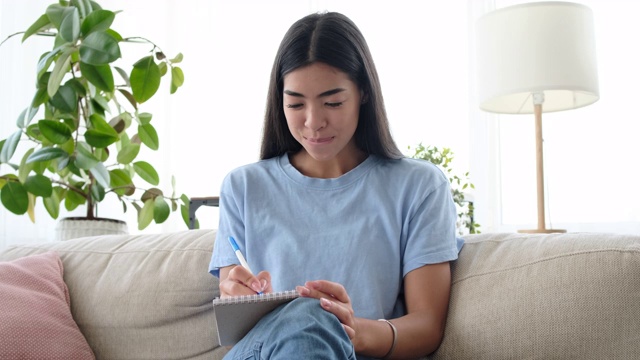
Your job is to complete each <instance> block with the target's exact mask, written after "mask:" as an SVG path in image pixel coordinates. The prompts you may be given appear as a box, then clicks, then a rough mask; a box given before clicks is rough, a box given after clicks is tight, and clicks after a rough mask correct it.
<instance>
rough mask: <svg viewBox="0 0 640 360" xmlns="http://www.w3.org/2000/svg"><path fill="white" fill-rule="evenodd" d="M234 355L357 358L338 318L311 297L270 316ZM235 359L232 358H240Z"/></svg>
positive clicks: (288, 357) (238, 346) (236, 348)
mask: <svg viewBox="0 0 640 360" xmlns="http://www.w3.org/2000/svg"><path fill="white" fill-rule="evenodd" d="M257 349H259V350H258V351H256V350H257ZM231 352H232V353H235V354H236V355H235V356H238V355H240V354H243V356H242V358H243V359H250V358H254V359H257V358H261V359H292V358H298V359H327V360H329V359H331V360H333V359H341V360H342V359H355V353H354V350H353V345H352V343H351V340H350V339H349V337H348V336H347V334H346V332H345V330H344V328H343V327H342V324H341V323H340V321H339V320H338V318H336V317H335V315H333V314H331V313H329V312H327V311H325V310H324V309H323V308H322V307H320V303H319V301H318V300H317V299H309V298H299V299H296V300H293V301H291V302H289V303H287V304H284V305H282V306H280V307H278V308H277V309H276V310H274V311H272V312H271V313H269V314H268V315H267V316H265V317H264V318H263V319H262V320H261V321H260V322H258V324H257V325H256V326H255V327H254V328H253V329H252V330H251V331H250V332H249V334H247V336H246V337H245V338H244V339H243V340H242V341H241V342H240V343H238V344H237V345H236V346H234V348H233V349H232V351H231ZM249 354H252V356H247V355H249ZM228 355H231V354H228ZM235 356H234V357H231V356H230V357H229V358H234V359H235V358H240V357H235Z"/></svg>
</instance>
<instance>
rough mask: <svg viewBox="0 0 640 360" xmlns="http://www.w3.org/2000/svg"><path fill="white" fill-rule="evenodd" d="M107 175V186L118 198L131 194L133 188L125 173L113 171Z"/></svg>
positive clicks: (117, 170) (118, 170)
mask: <svg viewBox="0 0 640 360" xmlns="http://www.w3.org/2000/svg"><path fill="white" fill-rule="evenodd" d="M109 174H110V176H111V180H110V182H109V184H110V186H111V188H112V189H113V191H114V192H115V193H116V194H118V195H120V196H124V195H132V194H133V192H134V191H135V187H134V186H133V181H131V177H130V176H129V174H127V172H126V171H124V170H122V169H114V170H111V171H110V172H109Z"/></svg>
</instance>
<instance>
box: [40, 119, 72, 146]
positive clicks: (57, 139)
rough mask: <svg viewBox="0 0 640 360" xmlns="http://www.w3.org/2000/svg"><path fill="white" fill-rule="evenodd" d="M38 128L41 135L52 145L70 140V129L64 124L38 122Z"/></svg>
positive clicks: (49, 121)
mask: <svg viewBox="0 0 640 360" xmlns="http://www.w3.org/2000/svg"><path fill="white" fill-rule="evenodd" d="M38 128H39V129H40V132H41V133H42V135H43V136H44V137H45V138H47V140H49V141H51V142H52V143H54V144H58V145H60V144H64V143H65V142H67V141H69V139H71V129H69V127H68V126H67V125H65V124H64V123H61V122H59V121H56V120H46V119H44V120H40V121H38Z"/></svg>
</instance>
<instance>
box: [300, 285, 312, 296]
mask: <svg viewBox="0 0 640 360" xmlns="http://www.w3.org/2000/svg"><path fill="white" fill-rule="evenodd" d="M298 292H299V293H300V295H303V296H307V295H309V294H310V293H311V291H309V289H307V288H306V287H304V286H298Z"/></svg>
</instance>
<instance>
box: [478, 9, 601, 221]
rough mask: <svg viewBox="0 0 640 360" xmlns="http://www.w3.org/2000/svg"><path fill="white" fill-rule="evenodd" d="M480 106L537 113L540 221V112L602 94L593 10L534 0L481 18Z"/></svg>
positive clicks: (565, 107)
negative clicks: (599, 84)
mask: <svg viewBox="0 0 640 360" xmlns="http://www.w3.org/2000/svg"><path fill="white" fill-rule="evenodd" d="M476 25H477V28H476V30H477V32H476V35H477V39H476V40H477V43H476V44H477V73H478V98H479V101H480V109H482V110H484V111H487V112H492V113H503V114H532V113H533V114H535V129H536V130H535V139H536V172H537V195H538V198H537V200H538V201H537V204H538V227H537V229H533V230H519V232H525V233H554V232H565V230H559V229H547V228H546V226H545V206H544V201H545V198H544V166H543V148H542V113H543V112H553V111H561V110H568V109H576V108H580V107H583V106H587V105H590V104H592V103H594V102H596V101H597V100H598V99H599V97H600V96H599V91H598V74H597V66H596V56H595V39H594V30H593V14H592V12H591V9H589V8H588V7H586V6H584V5H580V4H576V3H570V2H535V3H527V4H520V5H514V6H510V7H505V8H501V9H497V10H495V11H492V12H489V13H487V14H485V15H483V16H482V17H480V18H479V19H478V22H477V24H476Z"/></svg>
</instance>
